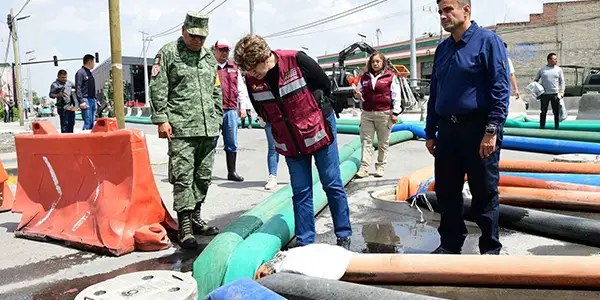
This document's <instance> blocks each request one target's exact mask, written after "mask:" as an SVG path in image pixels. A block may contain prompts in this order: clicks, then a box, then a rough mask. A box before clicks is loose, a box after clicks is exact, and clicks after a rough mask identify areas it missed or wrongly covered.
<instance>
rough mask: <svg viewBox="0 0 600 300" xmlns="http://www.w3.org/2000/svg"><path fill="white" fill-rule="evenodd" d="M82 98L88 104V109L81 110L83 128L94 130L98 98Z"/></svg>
mask: <svg viewBox="0 0 600 300" xmlns="http://www.w3.org/2000/svg"><path fill="white" fill-rule="evenodd" d="M82 100H83V102H84V103H85V104H86V105H87V108H86V109H82V110H81V118H82V119H83V130H92V128H93V127H94V118H95V117H96V99H91V98H83V99H82Z"/></svg>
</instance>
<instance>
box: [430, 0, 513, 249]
mask: <svg viewBox="0 0 600 300" xmlns="http://www.w3.org/2000/svg"><path fill="white" fill-rule="evenodd" d="M437 4H438V8H439V14H440V19H441V23H442V26H443V27H444V29H445V30H446V31H448V32H450V33H451V34H452V35H451V36H450V37H448V38H447V39H446V40H444V41H443V42H442V43H440V45H439V46H438V47H437V49H436V52H435V59H434V60H435V61H434V67H433V74H432V77H431V95H430V98H429V103H428V106H427V111H428V113H427V123H426V128H425V132H426V135H427V142H426V144H427V149H428V150H429V153H431V154H432V155H433V156H434V157H435V192H436V195H437V197H438V201H439V203H440V206H441V222H440V226H439V228H438V231H439V233H440V237H441V244H440V246H439V247H438V248H437V249H436V250H435V251H434V252H433V253H436V254H460V252H461V249H462V246H463V243H464V241H465V238H466V236H467V228H466V226H465V223H464V220H463V198H462V189H463V185H464V176H465V174H467V177H468V181H469V188H470V190H471V194H472V196H473V199H472V204H471V212H470V214H471V216H472V218H473V220H474V221H475V222H476V223H477V225H478V226H479V228H480V229H481V237H480V239H479V250H480V252H481V254H492V255H497V254H499V253H500V249H501V248H502V244H501V243H500V240H499V237H498V214H499V209H498V208H499V199H498V180H499V169H498V162H499V160H500V148H501V146H502V128H503V126H504V123H505V121H506V116H507V112H508V103H509V99H510V82H509V77H510V75H509V67H508V66H509V65H508V56H507V54H506V49H505V48H504V42H503V41H502V40H501V39H500V37H498V36H497V35H496V34H495V33H494V32H492V31H490V30H488V29H485V28H482V27H479V25H477V23H475V22H474V21H471V19H470V17H471V1H470V0H437ZM436 134H437V136H436Z"/></svg>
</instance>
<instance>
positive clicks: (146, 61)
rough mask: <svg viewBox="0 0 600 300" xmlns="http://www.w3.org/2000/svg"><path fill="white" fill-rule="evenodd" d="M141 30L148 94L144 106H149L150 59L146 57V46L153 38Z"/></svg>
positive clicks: (145, 85)
mask: <svg viewBox="0 0 600 300" xmlns="http://www.w3.org/2000/svg"><path fill="white" fill-rule="evenodd" d="M140 32H141V33H142V50H143V52H144V95H145V96H146V97H145V98H146V103H145V105H144V106H146V107H148V106H150V89H149V88H148V80H149V79H148V59H147V58H146V56H147V50H148V48H147V47H146V42H148V44H150V41H152V39H151V38H147V37H146V36H147V35H148V33H146V32H143V31H141V30H140Z"/></svg>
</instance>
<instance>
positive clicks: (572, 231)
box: [418, 192, 600, 247]
mask: <svg viewBox="0 0 600 300" xmlns="http://www.w3.org/2000/svg"><path fill="white" fill-rule="evenodd" d="M425 196H426V198H427V200H428V201H429V203H431V206H432V208H433V210H435V211H436V212H439V211H440V207H439V203H438V200H437V196H436V194H435V192H427V193H426V194H425ZM418 202H419V206H423V205H424V201H423V199H419V201H418ZM463 208H464V209H463V211H464V217H465V219H467V220H469V221H473V220H472V218H471V216H470V214H469V212H470V210H471V198H467V197H464V206H463ZM499 223H500V226H501V227H503V228H508V229H513V230H517V231H521V232H525V233H530V234H534V235H539V236H544V237H548V238H553V239H557V240H561V241H566V242H572V243H578V244H582V245H588V246H593V247H600V221H598V220H593V219H587V218H580V217H572V216H567V215H562V214H555V213H549V212H543V211H539V210H534V209H529V208H521V207H516V206H511V205H505V204H500V220H499Z"/></svg>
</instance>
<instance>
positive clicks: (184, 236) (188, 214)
mask: <svg viewBox="0 0 600 300" xmlns="http://www.w3.org/2000/svg"><path fill="white" fill-rule="evenodd" d="M177 219H178V222H179V245H180V246H181V248H184V249H189V248H196V247H198V242H197V241H196V237H195V236H194V231H193V230H192V211H184V212H180V213H177Z"/></svg>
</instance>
